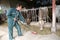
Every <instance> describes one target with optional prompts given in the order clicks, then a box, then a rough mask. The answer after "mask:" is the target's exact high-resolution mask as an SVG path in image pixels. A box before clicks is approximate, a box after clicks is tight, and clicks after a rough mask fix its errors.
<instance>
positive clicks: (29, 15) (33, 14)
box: [21, 7, 52, 22]
mask: <svg viewBox="0 0 60 40" xmlns="http://www.w3.org/2000/svg"><path fill="white" fill-rule="evenodd" d="M21 12H22V15H23V16H24V18H25V19H26V20H27V19H29V20H30V22H33V21H34V22H38V21H39V20H41V19H42V20H44V21H46V22H52V15H51V14H52V12H51V8H48V7H41V8H32V9H23V10H22V11H21Z"/></svg>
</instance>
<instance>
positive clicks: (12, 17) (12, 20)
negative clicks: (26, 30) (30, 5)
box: [6, 3, 25, 40]
mask: <svg viewBox="0 0 60 40" xmlns="http://www.w3.org/2000/svg"><path fill="white" fill-rule="evenodd" d="M21 9H22V3H18V4H17V6H16V8H11V9H9V10H8V11H7V14H6V16H7V20H8V32H9V40H14V38H13V27H15V28H16V29H17V32H18V36H22V32H21V28H20V25H19V24H18V20H19V19H20V20H21V21H22V22H23V23H25V19H24V17H23V16H22V14H21V13H20V12H19V11H20V10H21Z"/></svg>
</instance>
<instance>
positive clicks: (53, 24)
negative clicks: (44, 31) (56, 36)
mask: <svg viewBox="0 0 60 40" xmlns="http://www.w3.org/2000/svg"><path fill="white" fill-rule="evenodd" d="M55 2H56V0H52V27H51V32H56V4H55Z"/></svg>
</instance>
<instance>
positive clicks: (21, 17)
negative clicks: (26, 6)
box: [19, 13, 26, 23]
mask: <svg viewBox="0 0 60 40" xmlns="http://www.w3.org/2000/svg"><path fill="white" fill-rule="evenodd" d="M19 19H20V20H21V21H22V22H23V23H25V22H26V21H25V19H24V17H23V16H22V14H21V13H19Z"/></svg>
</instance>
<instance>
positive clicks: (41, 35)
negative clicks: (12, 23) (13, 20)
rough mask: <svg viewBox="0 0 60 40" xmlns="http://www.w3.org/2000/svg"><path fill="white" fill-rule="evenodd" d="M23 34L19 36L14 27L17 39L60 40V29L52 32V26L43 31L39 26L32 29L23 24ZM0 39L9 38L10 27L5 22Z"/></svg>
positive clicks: (0, 29)
mask: <svg viewBox="0 0 60 40" xmlns="http://www.w3.org/2000/svg"><path fill="white" fill-rule="evenodd" d="M21 28H22V33H23V36H20V37H18V35H17V30H16V29H15V28H14V35H13V36H14V38H15V40H60V30H57V32H56V33H51V31H50V28H44V30H43V31H40V30H39V27H36V26H31V27H30V28H31V30H30V29H28V28H26V27H25V26H24V25H21ZM31 31H36V32H37V34H32V33H31ZM0 40H8V27H7V24H6V23H4V24H2V25H0Z"/></svg>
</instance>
